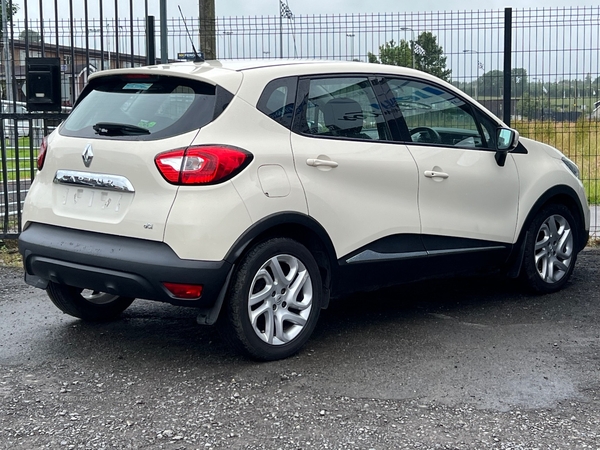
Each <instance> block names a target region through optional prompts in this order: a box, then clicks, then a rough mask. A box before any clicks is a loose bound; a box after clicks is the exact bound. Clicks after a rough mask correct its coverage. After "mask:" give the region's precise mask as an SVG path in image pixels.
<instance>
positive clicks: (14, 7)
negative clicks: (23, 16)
mask: <svg viewBox="0 0 600 450" xmlns="http://www.w3.org/2000/svg"><path fill="white" fill-rule="evenodd" d="M4 4H5V5H6V11H7V13H8V17H7V18H6V21H7V22H10V21H11V20H12V16H14V15H15V14H16V13H17V11H18V10H19V5H17V4H16V3H13V4H12V10H11V8H10V4H9V2H8V1H5V2H4ZM3 23H4V20H3V17H2V8H0V37H1V36H2V24H3Z"/></svg>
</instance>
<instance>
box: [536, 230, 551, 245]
mask: <svg viewBox="0 0 600 450" xmlns="http://www.w3.org/2000/svg"><path fill="white" fill-rule="evenodd" d="M540 234H543V236H544V237H543V238H542V239H540V240H538V241H537V242H536V243H535V249H536V250H540V249H541V248H543V247H545V246H546V245H547V244H548V241H549V240H550V229H549V228H548V226H547V225H546V224H543V225H542V226H541V228H540V231H538V236H539V235H540Z"/></svg>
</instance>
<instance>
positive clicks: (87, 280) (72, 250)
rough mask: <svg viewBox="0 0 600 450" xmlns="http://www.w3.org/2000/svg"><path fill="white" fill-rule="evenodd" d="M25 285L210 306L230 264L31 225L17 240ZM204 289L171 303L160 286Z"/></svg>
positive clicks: (145, 243) (133, 241)
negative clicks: (198, 294)
mask: <svg viewBox="0 0 600 450" xmlns="http://www.w3.org/2000/svg"><path fill="white" fill-rule="evenodd" d="M19 251H20V253H21V254H22V255H23V264H24V266H25V281H26V282H27V283H28V284H30V285H32V286H35V287H38V288H42V289H45V288H46V286H47V285H48V282H49V281H53V282H55V283H61V284H67V285H70V286H76V287H80V288H87V289H93V290H97V291H101V292H106V293H109V294H114V295H120V296H124V297H133V298H143V299H147V300H157V301H161V302H168V303H172V304H174V305H183V306H196V307H208V306H211V305H212V304H214V303H215V301H216V300H217V298H218V297H219V294H220V292H221V290H222V289H223V287H224V286H225V284H226V280H227V276H228V274H229V272H230V271H231V268H232V265H231V264H230V263H228V262H226V261H192V260H183V259H180V258H179V257H178V256H177V255H176V254H175V252H174V251H173V250H172V249H171V248H170V247H169V246H168V245H167V244H165V243H163V242H155V241H147V240H143V239H134V238H128V237H122V236H113V235H107V234H100V233H92V232H88V231H81V230H73V229H67V228H61V227H56V226H52V225H44V224H39V223H33V224H31V225H30V226H29V227H28V228H27V229H26V230H25V231H23V232H22V233H21V235H20V237H19ZM165 281H166V282H172V283H189V284H201V285H203V291H202V297H201V298H200V299H199V300H182V299H177V298H174V297H173V296H172V295H171V294H170V293H169V292H168V291H167V290H166V288H165V287H164V286H163V285H162V282H165Z"/></svg>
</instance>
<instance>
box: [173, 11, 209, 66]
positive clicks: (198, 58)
mask: <svg viewBox="0 0 600 450" xmlns="http://www.w3.org/2000/svg"><path fill="white" fill-rule="evenodd" d="M177 7H178V8H179V14H181V18H182V19H183V24H184V25H185V31H186V33H187V35H188V37H189V38H190V42H191V43H192V50H194V62H195V63H200V62H204V55H203V54H202V52H200V53H198V52H197V51H196V47H195V46H194V40H193V39H192V36H191V35H190V30H188V26H187V23H186V22H185V17H183V12H181V6H179V5H177Z"/></svg>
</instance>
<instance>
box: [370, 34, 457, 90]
mask: <svg viewBox="0 0 600 450" xmlns="http://www.w3.org/2000/svg"><path fill="white" fill-rule="evenodd" d="M443 55H444V50H443V49H442V47H441V46H439V45H437V38H436V37H435V36H434V35H433V34H432V33H431V32H429V31H424V32H422V33H421V34H420V35H419V36H418V37H417V40H416V41H410V42H408V41H405V40H404V39H402V40H401V41H400V42H399V43H398V44H396V43H395V42H394V41H393V40H391V41H389V42H386V43H385V44H384V45H380V46H379V58H377V56H375V55H374V54H373V53H370V52H369V54H368V58H369V62H371V63H381V64H390V65H393V66H403V67H413V65H414V67H415V69H419V70H422V71H423V72H427V73H430V74H432V75H435V76H436V77H439V78H441V79H442V80H446V81H450V73H451V72H452V70H450V69H447V68H446V57H445V56H443Z"/></svg>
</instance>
